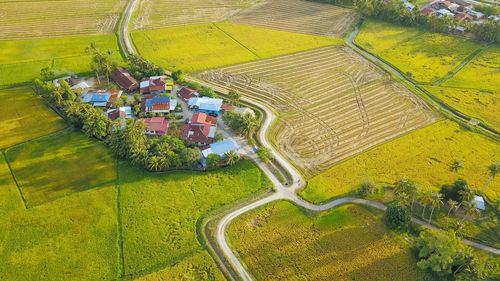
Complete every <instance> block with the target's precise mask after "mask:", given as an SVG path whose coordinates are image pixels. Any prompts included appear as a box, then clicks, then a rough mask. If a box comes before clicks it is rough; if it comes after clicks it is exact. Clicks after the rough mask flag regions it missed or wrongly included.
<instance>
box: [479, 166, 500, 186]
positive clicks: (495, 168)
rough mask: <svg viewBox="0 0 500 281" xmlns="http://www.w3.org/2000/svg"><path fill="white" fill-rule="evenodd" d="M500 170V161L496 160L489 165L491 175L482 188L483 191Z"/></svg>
mask: <svg viewBox="0 0 500 281" xmlns="http://www.w3.org/2000/svg"><path fill="white" fill-rule="evenodd" d="M499 170H500V162H496V163H493V164H491V165H490V166H488V171H489V172H490V177H489V178H488V180H487V181H486V182H485V183H484V185H483V188H482V189H481V193H482V192H483V191H484V190H485V189H486V188H487V187H488V186H489V185H490V183H491V181H492V180H493V179H495V177H496V175H497V174H498V171H499Z"/></svg>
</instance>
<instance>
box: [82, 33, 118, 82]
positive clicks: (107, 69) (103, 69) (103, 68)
mask: <svg viewBox="0 0 500 281" xmlns="http://www.w3.org/2000/svg"><path fill="white" fill-rule="evenodd" d="M85 51H86V53H87V54H90V55H91V60H90V68H91V69H92V70H93V71H94V72H95V74H96V77H97V80H98V81H99V84H100V83H101V80H100V77H101V76H104V77H106V81H107V82H108V83H109V77H110V75H111V72H113V70H115V69H116V66H117V62H116V60H115V59H114V58H113V52H112V51H110V50H107V51H101V50H100V49H99V47H98V46H97V44H96V43H94V42H92V43H90V45H89V46H88V47H87V49H86V50H85Z"/></svg>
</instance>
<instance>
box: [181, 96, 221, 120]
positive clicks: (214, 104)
mask: <svg viewBox="0 0 500 281" xmlns="http://www.w3.org/2000/svg"><path fill="white" fill-rule="evenodd" d="M222 102H223V100H222V99H214V98H209V97H201V98H190V99H189V101H188V106H189V108H191V109H193V110H194V111H195V112H202V113H205V114H208V115H212V116H219V113H220V108H221V106H222Z"/></svg>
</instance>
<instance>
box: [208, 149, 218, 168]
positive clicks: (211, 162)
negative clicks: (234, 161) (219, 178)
mask: <svg viewBox="0 0 500 281" xmlns="http://www.w3.org/2000/svg"><path fill="white" fill-rule="evenodd" d="M220 161H221V159H220V156H219V154H215V153H211V154H209V155H208V156H207V167H208V169H210V170H213V169H215V168H217V167H219V164H220Z"/></svg>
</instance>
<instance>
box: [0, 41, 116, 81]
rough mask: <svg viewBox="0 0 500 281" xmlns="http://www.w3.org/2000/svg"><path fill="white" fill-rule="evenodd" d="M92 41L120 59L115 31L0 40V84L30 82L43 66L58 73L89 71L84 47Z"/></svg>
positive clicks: (87, 57)
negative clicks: (99, 33) (97, 33)
mask: <svg viewBox="0 0 500 281" xmlns="http://www.w3.org/2000/svg"><path fill="white" fill-rule="evenodd" d="M91 42H95V43H96V44H97V46H98V47H99V48H100V49H101V50H110V51H112V52H113V53H114V57H115V59H116V60H117V61H118V62H121V61H122V58H121V56H120V52H119V49H118V41H117V38H116V36H115V35H114V34H109V35H86V36H67V37H59V38H39V39H25V40H0V49H1V50H2V51H1V52H0V73H2V75H0V86H1V85H11V84H16V83H23V82H29V81H31V80H32V79H33V78H35V77H37V76H38V75H39V74H40V70H41V69H42V68H44V67H53V69H54V72H55V73H56V74H58V75H62V74H73V73H80V72H88V71H90V57H89V56H88V55H87V54H86V53H85V48H86V47H88V46H89V45H90V43H91Z"/></svg>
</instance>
